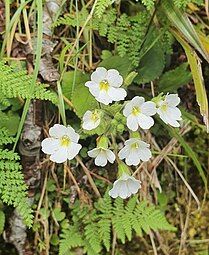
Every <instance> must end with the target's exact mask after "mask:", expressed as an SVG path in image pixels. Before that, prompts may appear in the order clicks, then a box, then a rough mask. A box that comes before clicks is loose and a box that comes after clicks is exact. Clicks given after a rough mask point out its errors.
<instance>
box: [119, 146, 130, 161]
mask: <svg viewBox="0 0 209 255" xmlns="http://www.w3.org/2000/svg"><path fill="white" fill-rule="evenodd" d="M129 153H130V148H129V146H125V147H123V148H122V149H121V150H120V151H119V153H118V157H119V159H124V158H126V157H127V156H128V155H129Z"/></svg>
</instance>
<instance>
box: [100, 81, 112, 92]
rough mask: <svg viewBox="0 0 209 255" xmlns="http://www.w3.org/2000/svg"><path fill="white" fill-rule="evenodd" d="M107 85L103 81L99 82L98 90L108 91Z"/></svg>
mask: <svg viewBox="0 0 209 255" xmlns="http://www.w3.org/2000/svg"><path fill="white" fill-rule="evenodd" d="M109 86H110V85H109V83H108V81H106V80H104V81H101V82H100V84H99V89H100V90H105V91H108V89H109Z"/></svg>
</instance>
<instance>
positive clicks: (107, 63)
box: [99, 56, 133, 79]
mask: <svg viewBox="0 0 209 255" xmlns="http://www.w3.org/2000/svg"><path fill="white" fill-rule="evenodd" d="M99 66H102V67H105V68H106V69H116V70H118V72H119V73H120V74H121V75H122V76H123V78H124V79H125V78H126V76H127V75H128V74H129V73H130V72H131V71H132V69H133V67H132V65H131V62H130V61H129V59H128V57H126V56H125V57H119V56H112V57H109V58H106V59H104V60H103V61H102V62H101V63H100V64H99Z"/></svg>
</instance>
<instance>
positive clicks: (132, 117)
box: [123, 96, 156, 131]
mask: <svg viewBox="0 0 209 255" xmlns="http://www.w3.org/2000/svg"><path fill="white" fill-rule="evenodd" d="M155 113H156V105H155V103H153V102H150V101H149V102H145V99H144V98H143V97H139V96H136V97H134V98H133V99H132V100H131V101H130V102H128V103H127V104H126V105H125V108H124V110H123V115H124V116H125V117H127V127H128V128H129V129H131V130H132V131H136V130H137V129H138V127H141V128H143V129H149V128H151V127H152V126H153V125H154V120H153V118H152V117H150V116H152V115H154V114H155Z"/></svg>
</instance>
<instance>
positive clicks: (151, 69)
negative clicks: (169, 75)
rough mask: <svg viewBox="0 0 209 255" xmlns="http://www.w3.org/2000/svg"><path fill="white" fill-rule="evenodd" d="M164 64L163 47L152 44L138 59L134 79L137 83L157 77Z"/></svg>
mask: <svg viewBox="0 0 209 255" xmlns="http://www.w3.org/2000/svg"><path fill="white" fill-rule="evenodd" d="M164 66H165V56H164V52H163V49H162V48H161V47H159V46H158V45H156V44H155V45H154V46H153V47H152V48H151V49H150V50H149V51H148V52H147V53H146V54H145V55H144V56H143V57H142V59H141V60H140V63H139V67H138V68H137V69H136V71H137V72H138V75H137V76H136V78H135V79H134V81H135V82H136V83H138V84H143V83H147V82H150V81H153V80H155V79H156V78H158V77H159V76H160V75H161V74H162V72H163V69H164Z"/></svg>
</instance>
